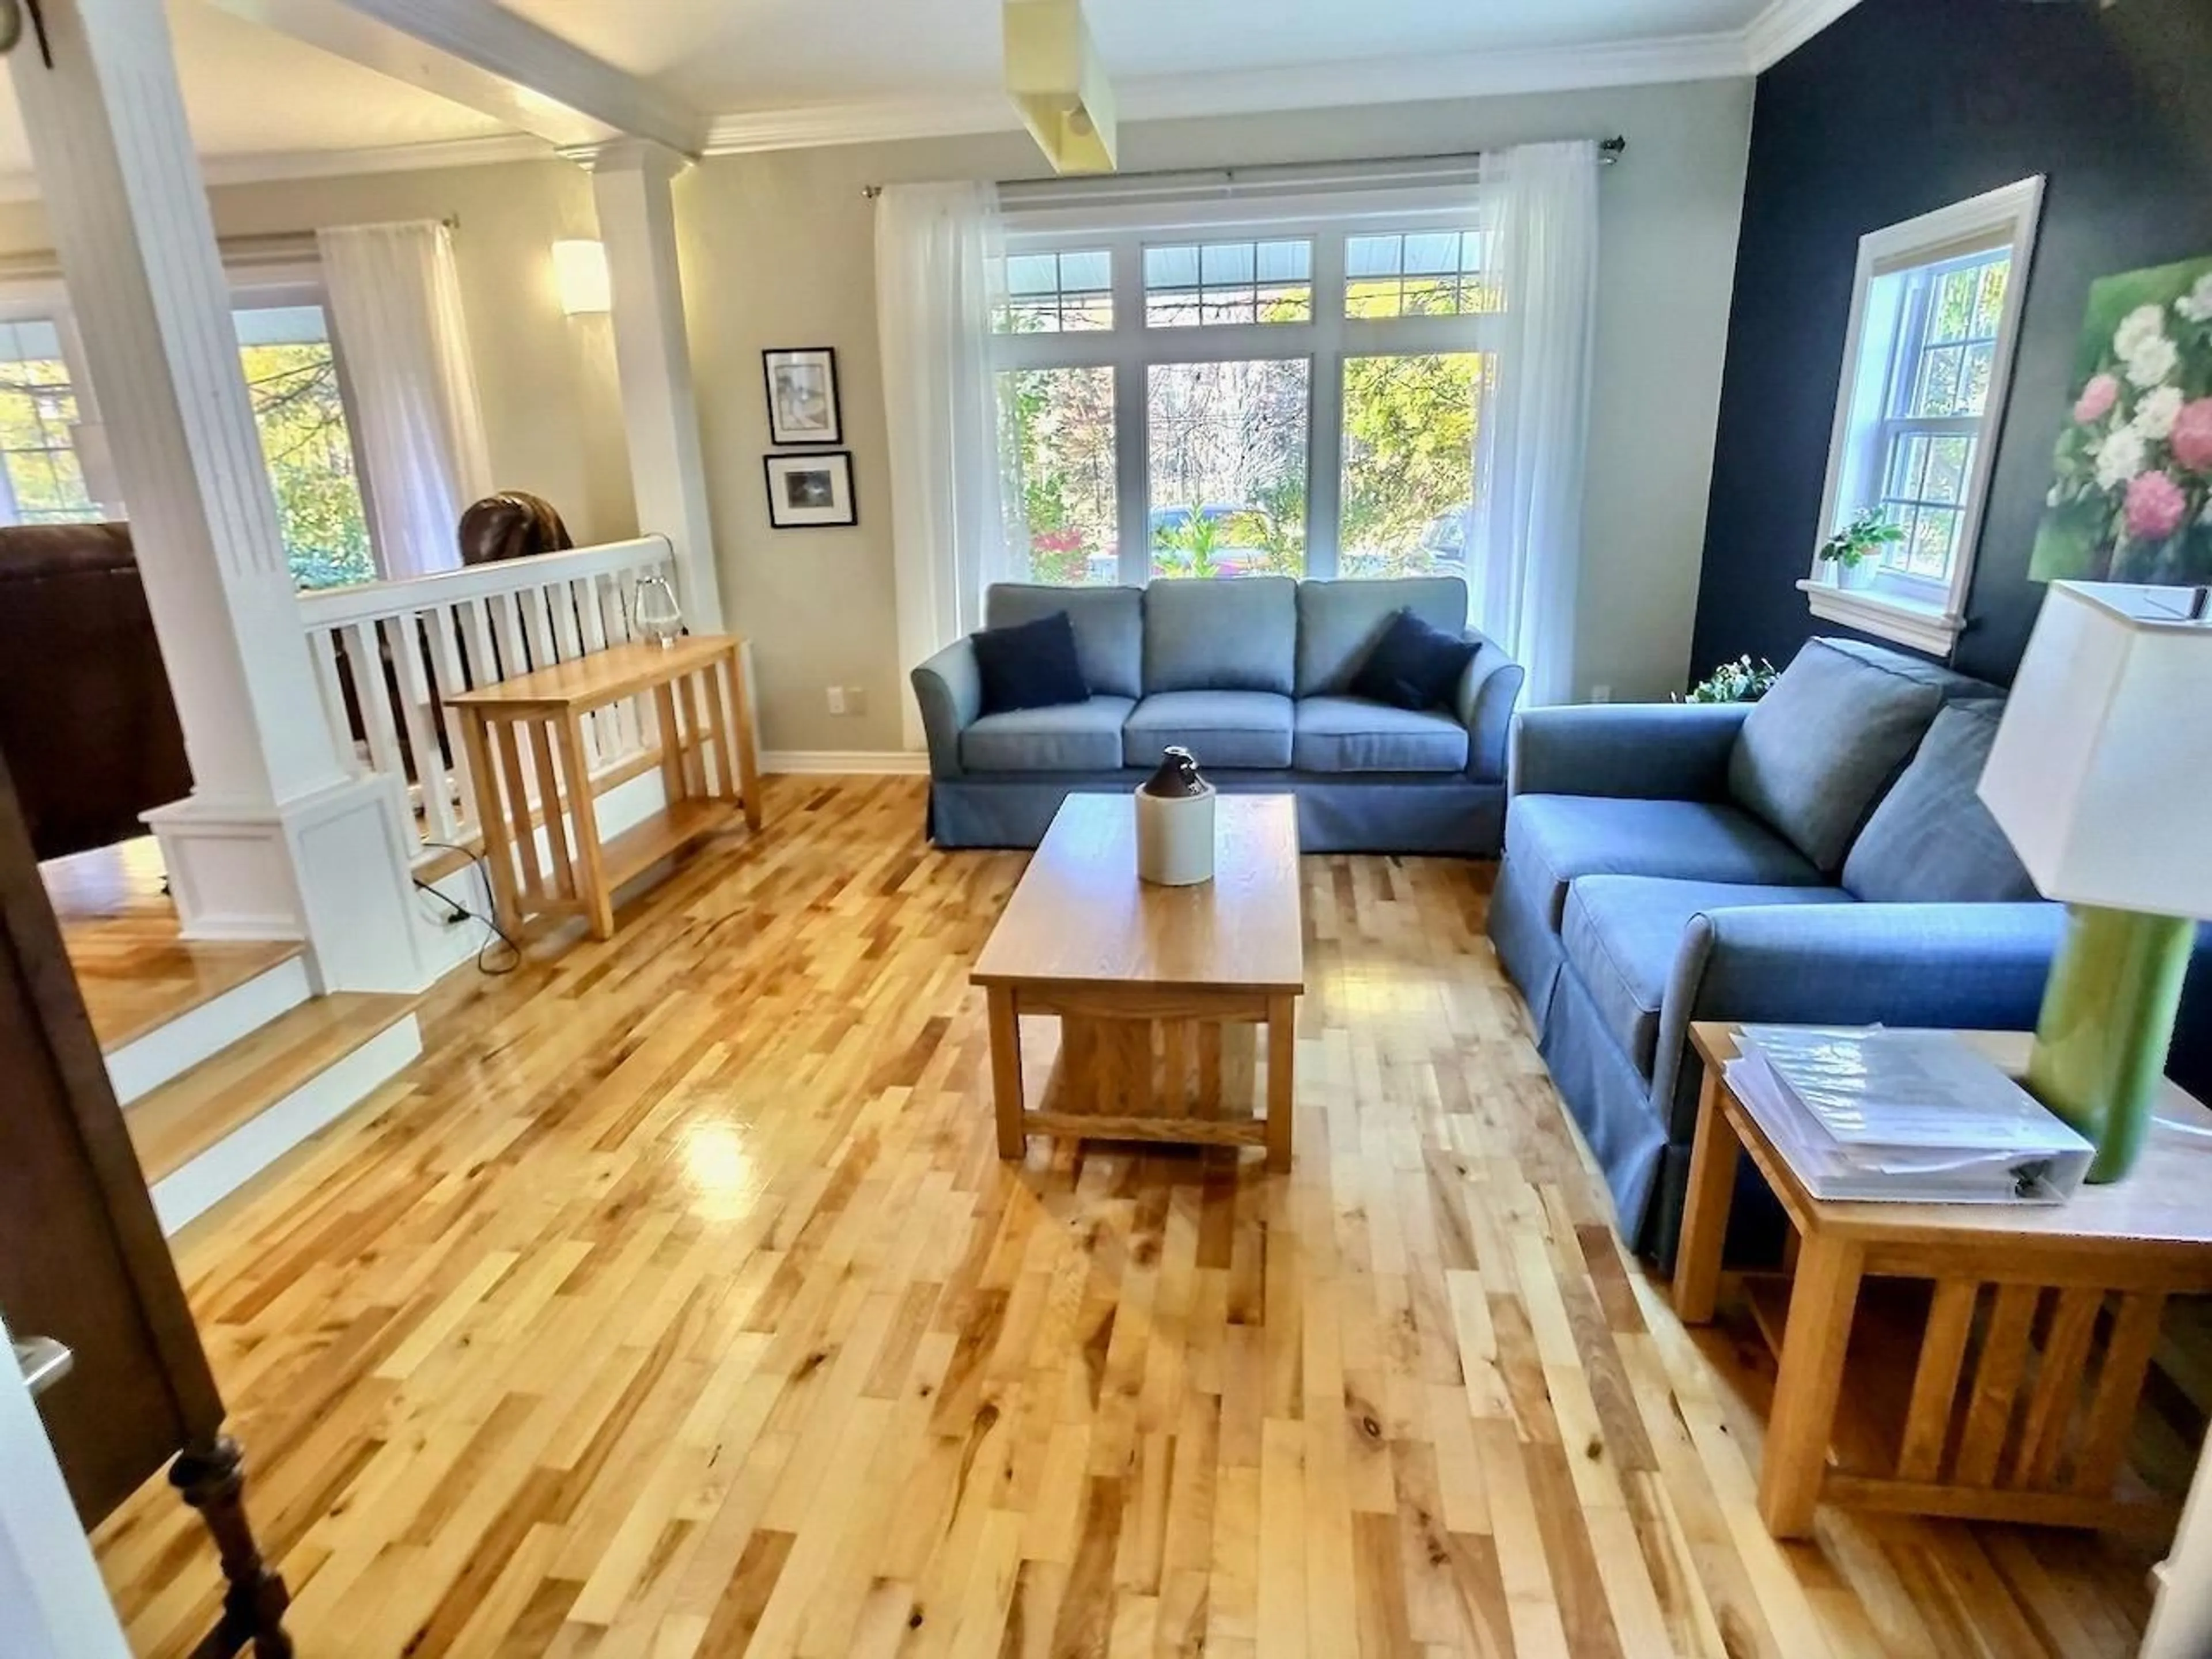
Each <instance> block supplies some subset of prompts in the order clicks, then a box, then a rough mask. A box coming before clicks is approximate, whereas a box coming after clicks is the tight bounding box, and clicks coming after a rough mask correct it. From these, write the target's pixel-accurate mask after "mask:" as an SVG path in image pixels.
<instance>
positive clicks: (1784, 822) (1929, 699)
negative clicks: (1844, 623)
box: [1729, 640, 1945, 871]
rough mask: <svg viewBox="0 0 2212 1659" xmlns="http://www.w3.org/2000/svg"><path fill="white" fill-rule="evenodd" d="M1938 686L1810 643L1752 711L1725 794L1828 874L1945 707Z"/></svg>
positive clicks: (1731, 760)
mask: <svg viewBox="0 0 2212 1659" xmlns="http://www.w3.org/2000/svg"><path fill="white" fill-rule="evenodd" d="M1944 701H1945V692H1944V689H1943V687H1942V686H1941V685H1940V684H1934V683H1931V682H1930V681H1929V680H1928V679H1926V678H1923V677H1920V676H1917V675H1915V674H1911V673H1909V672H1905V671H1899V670H1896V669H1893V668H1891V667H1889V666H1888V665H1886V664H1884V663H1881V662H1880V661H1877V660H1875V659H1870V658H1869V657H1868V656H1865V655H1862V654H1860V653H1856V652H1845V651H1841V650H1838V649H1837V648H1836V647H1835V646H1833V645H1832V644H1831V643H1830V642H1829V641H1826V640H1810V641H1807V642H1806V645H1805V648H1804V649H1803V650H1802V651H1800V652H1799V653H1797V655H1796V659H1795V660H1793V661H1792V662H1791V663H1790V666H1789V667H1788V668H1786V669H1784V671H1783V674H1782V678H1780V679H1778V680H1777V681H1776V682H1775V683H1774V689H1773V690H1771V691H1769V692H1768V693H1767V694H1766V696H1765V698H1764V699H1762V700H1761V701H1760V702H1759V705H1758V707H1756V708H1753V710H1752V711H1751V713H1750V714H1749V715H1748V716H1747V717H1746V719H1745V720H1744V723H1743V730H1742V732H1740V733H1739V734H1738V735H1737V738H1736V742H1735V751H1734V752H1733V753H1732V754H1731V755H1730V756H1729V794H1730V795H1731V796H1732V797H1734V798H1735V802H1736V804H1737V805H1739V806H1741V807H1742V808H1743V809H1744V810H1745V811H1748V812H1749V813H1751V815H1752V816H1753V817H1756V818H1758V819H1759V821H1760V822H1762V823H1765V824H1766V825H1767V826H1768V827H1769V828H1771V829H1775V830H1778V832H1780V834H1781V835H1782V836H1784V839H1786V840H1787V841H1788V842H1790V845H1791V846H1793V847H1795V848H1796V849H1797V850H1798V851H1799V852H1801V853H1802V854H1804V855H1805V856H1806V857H1807V858H1808V859H1810V860H1812V861H1813V862H1814V864H1815V865H1817V866H1819V867H1820V869H1821V870H1823V871H1836V870H1840V869H1841V868H1843V864H1844V854H1846V853H1848V852H1849V851H1850V845H1851V841H1852V838H1853V837H1854V836H1857V833H1858V829H1859V826H1860V825H1861V824H1863V823H1865V822H1866V819H1867V814H1868V813H1869V812H1870V811H1873V810H1874V805H1875V801H1876V800H1877V799H1880V797H1881V793H1882V791H1883V790H1884V789H1886V788H1887V787H1888V786H1889V783H1890V781H1892V780H1893V778H1895V777H1896V775H1897V774H1898V771H1899V769H1900V768H1902V767H1903V766H1904V764H1905V760H1906V758H1907V757H1910V756H1911V753H1912V750H1913V748H1914V745H1916V744H1918V743H1919V741H1920V739H1921V738H1922V736H1923V734H1924V733H1925V732H1927V730H1928V727H1929V722H1931V721H1932V720H1935V718H1936V711H1937V710H1938V709H1940V708H1942V706H1943V703H1944Z"/></svg>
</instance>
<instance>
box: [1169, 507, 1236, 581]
mask: <svg viewBox="0 0 2212 1659" xmlns="http://www.w3.org/2000/svg"><path fill="white" fill-rule="evenodd" d="M1222 528H1223V526H1222V524H1221V521H1220V520H1219V519H1218V518H1210V517H1208V516H1207V515H1206V513H1201V512H1200V511H1198V510H1197V509H1196V508H1193V509H1192V511H1191V515H1190V517H1189V518H1188V520H1185V521H1184V522H1183V523H1182V524H1179V525H1177V526H1176V527H1175V528H1174V529H1172V530H1164V531H1162V532H1160V534H1159V537H1158V544H1159V547H1160V549H1161V550H1162V551H1164V552H1165V553H1167V554H1169V555H1170V559H1169V560H1167V561H1164V562H1171V563H1173V564H1175V565H1176V566H1178V567H1179V569H1178V573H1177V574H1182V575H1185V576H1211V575H1212V574H1213V558H1214V555H1215V554H1217V553H1218V552H1219V551H1220V550H1221V547H1222Z"/></svg>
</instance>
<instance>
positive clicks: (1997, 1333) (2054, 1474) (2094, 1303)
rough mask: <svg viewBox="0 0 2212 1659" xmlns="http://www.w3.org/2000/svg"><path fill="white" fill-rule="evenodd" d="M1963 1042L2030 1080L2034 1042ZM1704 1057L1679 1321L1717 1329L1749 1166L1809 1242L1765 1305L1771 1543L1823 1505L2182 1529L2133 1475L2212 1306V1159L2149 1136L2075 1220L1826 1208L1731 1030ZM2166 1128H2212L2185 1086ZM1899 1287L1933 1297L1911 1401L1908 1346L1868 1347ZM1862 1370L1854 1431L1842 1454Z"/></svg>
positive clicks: (1710, 1038) (1680, 1266)
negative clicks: (2161, 1342) (2161, 1403)
mask: <svg viewBox="0 0 2212 1659" xmlns="http://www.w3.org/2000/svg"><path fill="white" fill-rule="evenodd" d="M1959 1036H1960V1037H1962V1038H1963V1039H1964V1040H1965V1041H1966V1042H1969V1043H1971V1044H1972V1045H1973V1046H1974V1047H1975V1048H1978V1049H1980V1050H1982V1051H1983V1052H1984V1054H1988V1055H1989V1057H1990V1059H1991V1060H1995V1061H1996V1063H1997V1064H1998V1065H2000V1066H2003V1067H2004V1068H2005V1069H2006V1070H2007V1071H2008V1072H2011V1073H2014V1074H2015V1075H2017V1074H2018V1073H2020V1072H2021V1071H2022V1070H2024V1069H2025V1067H2026V1065H2027V1046H2028V1038H2027V1036H2022V1035H2017V1034H2013V1033H1993V1032H1972V1031H1962V1032H1960V1033H1959ZM1691 1040H1692V1043H1693V1044H1694V1045H1695V1047H1696V1048H1697V1051H1698V1053H1699V1055H1700V1056H1701V1057H1702V1058H1703V1059H1704V1060H1705V1087H1704V1093H1703V1095H1702V1096H1701V1097H1700V1100H1699V1108H1698V1130H1697V1140H1696V1143H1695V1145H1694V1147H1693V1149H1692V1152H1691V1157H1690V1193H1689V1204H1688V1207H1687V1209H1686V1212H1685V1213H1684V1216H1683V1221H1682V1238H1681V1245H1680V1252H1679V1254H1678V1256H1677V1258H1676V1262H1675V1267H1674V1310H1675V1312H1676V1313H1677V1314H1678V1315H1679V1316H1680V1318H1681V1320H1682V1322H1684V1323H1685V1324H1690V1325H1697V1324H1703V1323H1705V1322H1708V1321H1710V1320H1711V1318H1712V1316H1713V1308H1714V1303H1715V1300H1716V1297H1717V1291H1718V1287H1719V1282H1720V1276H1721V1249H1722V1245H1723V1241H1724V1239H1725V1237H1726V1235H1727V1232H1728V1219H1729V1204H1730V1200H1731V1199H1732V1197H1733V1195H1734V1192H1735V1174H1736V1166H1737V1158H1738V1154H1739V1153H1740V1152H1748V1153H1749V1154H1750V1155H1751V1160H1752V1162H1753V1164H1755V1165H1757V1167H1758V1169H1759V1174H1760V1175H1761V1176H1764V1177H1765V1181H1766V1184H1767V1185H1768V1187H1770V1188H1771V1189H1772V1190H1773V1192H1774V1194H1775V1196H1776V1197H1777V1198H1778V1199H1779V1200H1781V1203H1782V1207H1783V1209H1784V1211H1785V1212H1787V1213H1788V1215H1789V1218H1790V1225H1791V1226H1792V1227H1794V1228H1795V1229H1796V1235H1797V1240H1796V1251H1797V1256H1796V1275H1795V1278H1794V1279H1793V1280H1792V1281H1791V1282H1790V1285H1789V1290H1788V1305H1787V1312H1786V1315H1785V1316H1784V1317H1783V1318H1782V1319H1781V1320H1780V1321H1777V1320H1776V1319H1775V1317H1774V1316H1773V1314H1774V1312H1775V1311H1778V1310H1773V1309H1772V1308H1771V1306H1770V1308H1769V1310H1767V1311H1766V1314H1765V1317H1764V1318H1763V1319H1762V1324H1763V1325H1764V1326H1765V1327H1766V1328H1769V1330H1770V1333H1771V1328H1772V1327H1773V1326H1774V1325H1776V1324H1777V1323H1779V1324H1780V1326H1781V1331H1782V1334H1781V1338H1780V1341H1779V1344H1778V1346H1779V1351H1780V1361H1779V1370H1778V1373H1777V1376H1776V1379H1775V1386H1774V1407H1773V1411H1772V1413H1771V1418H1770V1419H1769V1421H1768V1425H1767V1431H1766V1450H1765V1456H1764V1457H1763V1459H1762V1460H1761V1462H1760V1467H1759V1514H1760V1515H1761V1516H1762V1517H1763V1518H1764V1519H1765V1522H1766V1527H1767V1530H1768V1531H1770V1532H1771V1533H1772V1534H1774V1535H1775V1536H1776V1537H1778V1538H1792V1537H1802V1536H1804V1535H1805V1534H1808V1532H1809V1531H1810V1530H1811V1528H1812V1523H1813V1511H1814V1506H1815V1505H1817V1504H1819V1503H1820V1501H1821V1500H1822V1499H1823V1498H1826V1499H1827V1500H1828V1501H1830V1502H1832V1503H1837V1504H1844V1505H1847V1506H1856V1507H1858V1508H1861V1509H1870V1510H1892V1511H1897V1512H1902V1513H1907V1514H1914V1515H1938V1516H1969V1517H1975V1518H1979V1519H1984V1520H1992V1521H2009V1522H2029V1523H2039V1524H2045V1525H2054V1526H2079V1527H2105V1526H2121V1525H2128V1524H2136V1523H2147V1522H2156V1523H2158V1524H2160V1525H2165V1524H2170V1523H2171V1522H2172V1520H2173V1518H2174V1517H2175V1516H2176V1515H2177V1514H2178V1510H2179V1506H2178V1505H2176V1504H2172V1503H2169V1502H2167V1501H2166V1500H2164V1499H2161V1498H2156V1497H2154V1496H2152V1495H2148V1494H2144V1495H2131V1494H2130V1493H2128V1492H2124V1491H2123V1490H2122V1477H2123V1474H2124V1466H2125V1463H2126V1458H2127V1448H2128V1437H2129V1431H2130V1428H2131V1427H2132V1425H2133V1424H2134V1420H2135V1413H2136V1401H2137V1400H2138V1398H2139V1396H2140V1395H2141V1394H2142V1385H2143V1378H2144V1375H2145V1373H2146V1371H2147V1370H2148V1368H2149V1365H2150V1361H2151V1358H2152V1355H2153V1353H2154V1351H2155V1350H2156V1348H2157V1346H2158V1337H2159V1326H2160V1320H2161V1318H2162V1317H2163V1315H2164V1312H2165V1308H2166V1297H2168V1296H2169V1295H2172V1294H2174V1293H2177V1292H2186V1291H2208V1290H2212V1198H2208V1194H2212V1141H2200V1140H2197V1139H2194V1138H2191V1137H2188V1136H2184V1135H2180V1134H2176V1133H2172V1132H2171V1131H2160V1132H2154V1133H2153V1135H2152V1138H2151V1140H2150V1144H2149V1145H2148V1146H2147V1147H2146V1148H2145V1149H2144V1152H2143V1154H2142V1160H2141V1161H2140V1162H2139V1163H2138V1164H2136V1169H2135V1171H2134V1173H2133V1174H2131V1175H2130V1176H2129V1177H2128V1178H2127V1179H2126V1180H2124V1181H2121V1182H2114V1183H2112V1184H2111V1185H2109V1186H2103V1187H2084V1188H2082V1189H2081V1191H2080V1192H2079V1193H2078V1194H2075V1197H2074V1198H2072V1199H2071V1200H2069V1201H2068V1202H2066V1203H2064V1204H2057V1205H1987V1204H1868V1203H1845V1202H1840V1201H1835V1200H1821V1199H1816V1198H1814V1197H1812V1196H1811V1195H1810V1194H1808V1193H1807V1192H1806V1190H1805V1188H1804V1187H1803V1186H1802V1184H1801V1183H1800V1182H1799V1181H1798V1179H1797V1177H1796V1174H1795V1172H1794V1171H1793V1170H1791V1169H1790V1165H1789V1164H1788V1162H1787V1161H1786V1160H1785V1159H1784V1158H1783V1157H1782V1156H1781V1155H1780V1154H1779V1153H1778V1152H1777V1151H1776V1150H1775V1148H1774V1146H1773V1144H1772V1142H1771V1140H1769V1139H1768V1138H1767V1137H1766V1134H1765V1132H1764V1131H1763V1130H1762V1129H1761V1128H1760V1127H1759V1122H1758V1120H1757V1119H1756V1118H1754V1117H1753V1115H1751V1113H1750V1112H1749V1111H1747V1109H1745V1108H1744V1106H1743V1104H1742V1103H1741V1102H1740V1101H1738V1100H1737V1099H1736V1097H1735V1095H1734V1093H1733V1092H1731V1091H1730V1090H1729V1086H1728V1083H1727V1079H1726V1078H1725V1077H1724V1076H1723V1067H1724V1066H1726V1065H1727V1063H1728V1062H1729V1060H1733V1059H1735V1055H1736V1045H1735V1027H1733V1026H1729V1025H1724V1024H1700V1025H1698V1026H1695V1027H1693V1028H1692V1032H1691ZM2159 1115H2160V1117H2161V1118H2166V1119H2172V1120H2176V1121H2181V1122H2185V1123H2189V1124H2192V1125H2196V1126H2197V1127H2212V1113H2208V1112H2207V1111H2206V1110H2205V1109H2204V1108H2203V1106H2201V1105H2199V1104H2198V1103H2197V1102H2196V1101H2194V1100H2192V1099H2191V1098H2190V1097H2188V1096H2187V1095H2185V1094H2184V1093H2183V1092H2182V1091H2180V1090H2179V1089H2178V1088H2175V1087H2173V1086H2172V1085H2168V1088H2167V1096H2166V1099H2165V1100H2163V1101H2161V1102H2160V1107H2159ZM1887 1278H1897V1279H1917V1280H1926V1281H1931V1282H1932V1294H1931V1295H1930V1297H1929V1301H1928V1304H1927V1311H1926V1313H1925V1316H1924V1319H1923V1320H1921V1322H1920V1323H1921V1325H1922V1326H1923V1328H1917V1329H1914V1328H1911V1326H1907V1327H1905V1334H1904V1335H1903V1337H1902V1339H1901V1342H1902V1346H1904V1347H1905V1349H1906V1350H1907V1351H1910V1350H1911V1345H1912V1343H1913V1340H1915V1339H1916V1338H1917V1358H1916V1359H1915V1361H1914V1362H1913V1364H1912V1368H1911V1376H1910V1381H1909V1383H1908V1382H1907V1381H1906V1380H1905V1376H1904V1375H1903V1373H1901V1372H1900V1371H1899V1370H1896V1368H1894V1367H1893V1366H1889V1365H1885V1364H1883V1363H1882V1362H1883V1361H1885V1360H1886V1359H1887V1358H1888V1356H1887V1354H1886V1353H1882V1352H1872V1351H1873V1350H1876V1349H1879V1348H1881V1347H1883V1346H1899V1343H1898V1342H1897V1341H1894V1340H1893V1341H1892V1342H1889V1343H1887V1344H1885V1343H1883V1342H1881V1340H1879V1339H1877V1340H1869V1332H1868V1330H1867V1329H1866V1328H1865V1327H1866V1326H1867V1325H1868V1323H1869V1320H1870V1317H1871V1316H1870V1314H1869V1309H1868V1308H1867V1307H1866V1305H1865V1304H1864V1303H1863V1298H1862V1290H1863V1287H1864V1286H1865V1285H1866V1284H1867V1281H1869V1280H1870V1279H1887ZM1757 1300H1758V1298H1757V1297H1754V1303H1755V1304H1756V1302H1757ZM1855 1324H1857V1325H1859V1326H1860V1327H1861V1328H1860V1330H1859V1338H1860V1340H1859V1341H1858V1342H1857V1344H1854V1343H1853V1340H1852V1337H1853V1331H1854V1326H1855ZM1770 1340H1772V1339H1771V1334H1770ZM1847 1358H1848V1359H1849V1360H1850V1364H1851V1367H1852V1376H1853V1381H1852V1386H1851V1393H1850V1400H1851V1404H1852V1407H1854V1408H1855V1409H1854V1412H1853V1413H1852V1416H1853V1419H1854V1423H1855V1424H1856V1425H1861V1426H1860V1427H1855V1429H1854V1431H1852V1432H1851V1433H1850V1435H1849V1436H1844V1435H1843V1434H1842V1433H1841V1431H1840V1427H1839V1424H1838V1402H1839V1400H1840V1399H1841V1398H1842V1396H1843V1393H1844V1370H1845V1364H1846V1359H1847ZM1885 1406H1887V1407H1888V1408H1889V1409H1888V1410H1887V1411H1885V1410H1884V1409H1883V1407H1885ZM1859 1407H1864V1408H1865V1409H1863V1410H1858V1409H1857V1408H1859ZM1884 1419H1886V1420H1884ZM1847 1438H1848V1439H1849V1440H1850V1445H1849V1446H1848V1447H1847V1446H1846V1444H1845V1440H1846V1439H1847ZM1832 1448H1833V1449H1835V1450H1836V1451H1837V1453H1838V1460H1837V1461H1836V1462H1834V1463H1831V1462H1830V1452H1831V1449H1832Z"/></svg>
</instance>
